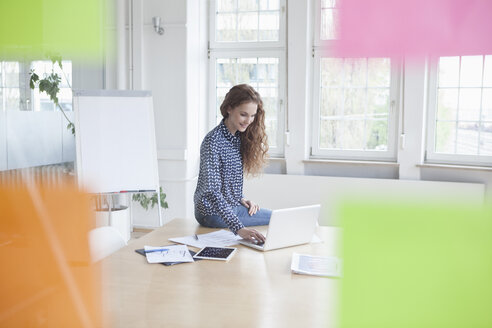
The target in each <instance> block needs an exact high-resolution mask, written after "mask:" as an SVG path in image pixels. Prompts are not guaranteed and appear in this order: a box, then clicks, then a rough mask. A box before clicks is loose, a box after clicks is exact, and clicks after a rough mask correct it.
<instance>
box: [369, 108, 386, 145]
mask: <svg viewBox="0 0 492 328" xmlns="http://www.w3.org/2000/svg"><path fill="white" fill-rule="evenodd" d="M366 140H367V141H366V149H371V150H380V151H386V150H388V118H387V115H385V116H384V117H383V118H381V119H378V120H367V121H366Z"/></svg>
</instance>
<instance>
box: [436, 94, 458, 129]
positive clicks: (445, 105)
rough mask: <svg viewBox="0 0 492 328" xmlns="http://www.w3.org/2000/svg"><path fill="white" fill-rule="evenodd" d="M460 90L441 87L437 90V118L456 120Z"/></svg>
mask: <svg viewBox="0 0 492 328" xmlns="http://www.w3.org/2000/svg"><path fill="white" fill-rule="evenodd" d="M458 90H459V89H457V88H455V89H439V90H438V91H437V93H438V96H437V119H438V120H440V121H441V120H456V111H457V109H458Z"/></svg>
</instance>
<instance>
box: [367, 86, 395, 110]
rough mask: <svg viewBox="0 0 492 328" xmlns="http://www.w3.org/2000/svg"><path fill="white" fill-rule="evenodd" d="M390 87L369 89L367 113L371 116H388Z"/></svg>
mask: <svg viewBox="0 0 492 328" xmlns="http://www.w3.org/2000/svg"><path fill="white" fill-rule="evenodd" d="M389 104H390V91H389V89H382V88H381V89H368V90H367V114H368V115H371V116H378V117H379V116H381V115H383V116H386V115H387V114H388V113H389V109H390V108H389Z"/></svg>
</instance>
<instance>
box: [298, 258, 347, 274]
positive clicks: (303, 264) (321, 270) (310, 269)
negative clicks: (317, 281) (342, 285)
mask: <svg viewBox="0 0 492 328" xmlns="http://www.w3.org/2000/svg"><path fill="white" fill-rule="evenodd" d="M290 269H291V270H292V272H294V273H301V274H309V275H315V276H325V277H340V276H341V270H342V268H341V261H340V260H339V259H338V258H337V257H334V256H312V255H304V254H298V253H293V254H292V263H291V266H290Z"/></svg>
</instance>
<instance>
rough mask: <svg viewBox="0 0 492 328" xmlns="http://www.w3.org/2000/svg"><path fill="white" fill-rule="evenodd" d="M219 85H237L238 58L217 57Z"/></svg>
mask: <svg viewBox="0 0 492 328" xmlns="http://www.w3.org/2000/svg"><path fill="white" fill-rule="evenodd" d="M216 66H217V87H229V89H230V88H232V86H234V85H236V84H237V83H236V59H235V58H231V59H229V58H226V59H223V58H220V59H217V65H216Z"/></svg>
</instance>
